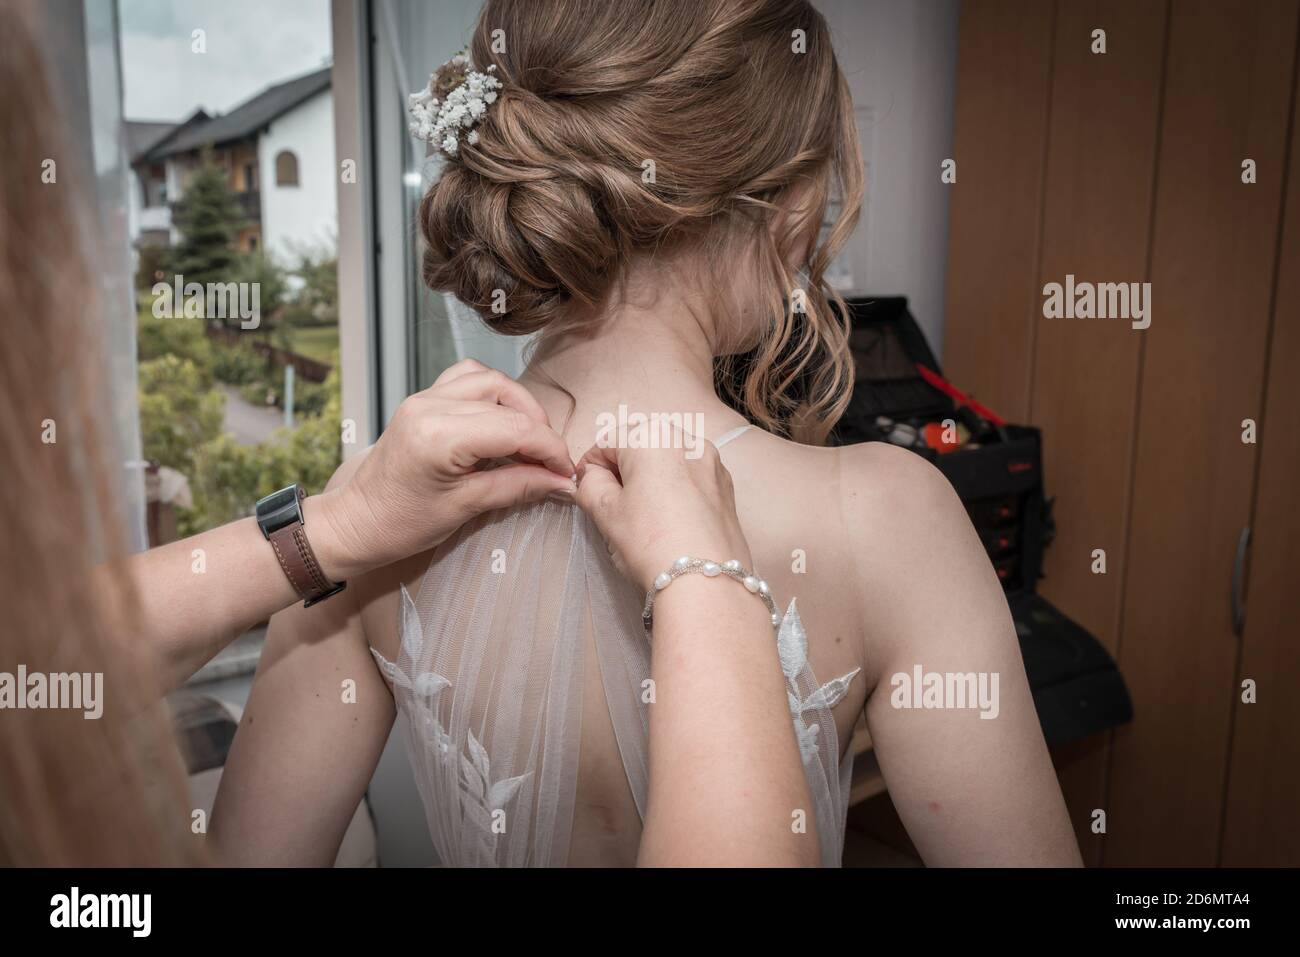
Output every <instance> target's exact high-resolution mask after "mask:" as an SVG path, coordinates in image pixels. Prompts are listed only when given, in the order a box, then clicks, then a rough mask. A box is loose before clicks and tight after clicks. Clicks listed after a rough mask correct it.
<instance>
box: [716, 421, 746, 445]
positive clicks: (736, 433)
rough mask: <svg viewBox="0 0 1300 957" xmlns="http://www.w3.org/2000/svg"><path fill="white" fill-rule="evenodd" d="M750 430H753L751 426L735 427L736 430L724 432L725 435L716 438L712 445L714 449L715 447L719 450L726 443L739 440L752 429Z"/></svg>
mask: <svg viewBox="0 0 1300 957" xmlns="http://www.w3.org/2000/svg"><path fill="white" fill-rule="evenodd" d="M752 428H753V426H752V425H738V426H736V428H734V429H732V430H731V431H730V432H725V433H723V434H722V435H720V436H718V440H717V441H716V442H714V443H713V444H714V446H715V447H717V448H719V449H720V448H722V447H723V446H724V445H726V444H727V443H728V442H730V441H731V440H732V439H738V438H740V437H741V436H742V435H744V434H745V433H746V432H748V431H749V430H750V429H752Z"/></svg>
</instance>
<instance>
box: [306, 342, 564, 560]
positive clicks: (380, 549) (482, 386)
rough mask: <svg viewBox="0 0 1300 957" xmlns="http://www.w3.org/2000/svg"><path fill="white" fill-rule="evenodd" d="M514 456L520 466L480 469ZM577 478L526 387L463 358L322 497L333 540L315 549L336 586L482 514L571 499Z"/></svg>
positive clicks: (405, 405) (403, 410)
mask: <svg viewBox="0 0 1300 957" xmlns="http://www.w3.org/2000/svg"><path fill="white" fill-rule="evenodd" d="M507 458H510V459H515V460H516V461H514V462H511V463H507V464H504V465H502V466H500V467H498V468H488V469H484V468H483V467H482V463H484V462H485V461H489V460H493V459H507ZM573 475H574V465H573V461H572V460H571V459H570V458H569V451H568V447H567V446H566V445H565V443H564V440H563V439H562V438H561V437H560V436H559V435H558V434H557V433H556V432H555V431H554V430H553V429H552V428H551V426H550V422H549V421H548V420H547V417H546V413H545V411H543V409H542V407H541V406H540V405H539V404H538V402H537V400H536V399H534V398H533V397H532V395H530V394H529V392H528V390H527V389H525V388H524V387H523V386H521V385H520V384H519V383H518V382H515V381H514V380H513V379H511V378H509V377H508V376H506V375H504V374H503V373H501V372H497V371H496V370H494V369H489V368H488V367H487V366H485V365H483V364H482V363H481V362H476V361H475V360H473V359H465V360H463V361H461V362H458V363H456V364H455V365H454V366H452V367H451V368H449V369H448V370H447V371H446V372H444V373H443V374H442V375H440V376H439V377H438V379H437V381H436V382H434V384H433V385H431V386H430V387H429V388H427V389H425V390H424V391H423V392H417V393H415V394H414V395H411V396H409V397H408V398H407V399H406V400H405V401H403V402H402V404H401V405H400V406H398V408H397V412H396V414H394V416H393V419H392V421H391V422H389V424H388V428H387V429H385V430H384V434H383V435H382V436H381V437H380V439H379V441H378V442H376V443H375V445H374V446H373V447H372V448H371V449H370V451H369V453H368V454H367V455H366V456H365V458H364V460H363V461H362V462H361V464H360V466H359V467H358V468H357V470H356V472H355V473H354V474H353V475H352V477H351V478H350V479H349V480H348V481H347V483H346V484H345V485H343V486H341V487H340V488H338V489H335V490H333V491H330V492H328V493H326V494H325V495H323V496H321V501H320V504H319V507H318V510H317V514H318V515H320V516H322V518H323V520H324V524H325V525H326V526H328V528H329V530H330V532H331V534H330V535H329V537H330V539H331V540H332V541H331V542H330V543H329V545H327V546H326V548H325V551H326V552H327V554H321V551H322V549H321V547H320V546H317V552H318V557H319V559H320V562H321V566H322V569H323V570H325V571H326V572H327V573H328V574H330V575H332V576H334V579H333V580H335V581H338V580H341V579H346V578H350V577H352V576H353V575H356V574H358V573H361V572H365V571H368V570H370V569H373V568H378V567H382V566H384V565H387V564H390V563H392V562H395V561H399V560H401V559H403V558H407V557H409V556H411V555H414V554H416V553H418V552H422V551H425V550H426V549H429V548H432V547H434V546H435V545H437V544H439V543H440V542H442V541H444V540H445V539H446V538H448V537H449V536H450V535H451V534H452V533H453V532H454V531H456V529H458V528H459V527H460V526H461V525H462V524H464V523H465V522H466V521H468V520H469V519H471V518H473V517H474V516H476V515H478V514H480V513H482V512H487V511H491V510H492V509H496V508H504V507H507V506H511V505H521V504H524V503H526V502H535V501H538V500H539V499H542V498H545V497H546V496H547V495H550V494H553V493H557V492H558V493H560V494H573V493H574V492H575V491H576V488H575V486H574V482H573ZM311 534H312V542H313V544H315V543H316V541H317V538H316V535H315V533H314V532H312V533H311ZM331 546H332V547H331Z"/></svg>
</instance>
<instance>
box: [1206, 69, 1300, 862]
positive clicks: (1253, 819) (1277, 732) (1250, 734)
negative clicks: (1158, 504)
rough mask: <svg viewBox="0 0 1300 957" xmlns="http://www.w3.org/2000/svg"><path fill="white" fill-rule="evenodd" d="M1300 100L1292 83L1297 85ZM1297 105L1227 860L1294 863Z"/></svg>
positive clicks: (1298, 549) (1299, 764) (1297, 790)
mask: <svg viewBox="0 0 1300 957" xmlns="http://www.w3.org/2000/svg"><path fill="white" fill-rule="evenodd" d="M1296 103H1297V105H1300V85H1297V87H1296ZM1298 121H1300V115H1295V114H1293V118H1292V134H1291V137H1292V138H1291V162H1290V167H1291V169H1290V172H1289V174H1288V176H1287V181H1286V211H1285V214H1284V221H1283V227H1282V242H1281V247H1280V250H1279V253H1278V260H1277V294H1276V306H1275V308H1274V310H1273V330H1272V337H1271V345H1270V348H1269V362H1268V384H1267V389H1268V391H1267V397H1266V399H1265V402H1264V418H1263V420H1262V421H1261V423H1260V428H1261V430H1262V431H1261V438H1260V449H1259V479H1258V483H1257V486H1256V488H1257V491H1256V497H1255V512H1254V519H1253V521H1252V523H1251V525H1252V528H1253V538H1254V544H1253V546H1252V549H1251V556H1250V578H1249V587H1248V591H1247V602H1246V629H1245V636H1244V641H1243V647H1242V657H1241V669H1240V671H1239V674H1238V678H1239V679H1240V680H1244V679H1247V678H1249V679H1252V680H1254V681H1255V683H1256V685H1257V688H1258V701H1257V703H1255V704H1244V703H1243V702H1242V701H1241V696H1240V690H1239V689H1240V680H1239V681H1238V685H1237V689H1234V693H1236V694H1237V699H1236V712H1237V713H1236V720H1235V724H1234V728H1233V736H1232V756H1231V759H1230V761H1229V769H1230V777H1229V781H1228V807H1227V813H1226V815H1225V818H1224V822H1225V823H1224V835H1223V860H1222V863H1223V864H1224V865H1227V866H1248V865H1254V866H1281V865H1286V866H1290V867H1296V866H1300V827H1297V826H1296V815H1297V814H1298V813H1300V587H1298V586H1300V508H1298V507H1297V505H1296V476H1297V475H1300V122H1298Z"/></svg>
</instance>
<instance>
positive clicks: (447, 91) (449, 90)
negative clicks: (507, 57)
mask: <svg viewBox="0 0 1300 957" xmlns="http://www.w3.org/2000/svg"><path fill="white" fill-rule="evenodd" d="M496 69H497V68H496V66H490V67H488V68H487V72H486V73H479V72H478V71H476V70H475V69H474V68H473V66H472V65H471V64H470V62H469V57H467V56H466V55H465V54H463V53H458V54H456V56H454V57H452V58H451V59H450V60H448V61H447V62H446V63H444V64H443V65H442V66H440V67H438V69H437V72H435V73H434V74H433V75H432V76H430V77H429V84H428V86H426V87H425V88H424V89H423V90H421V91H420V92H419V93H412V94H411V96H410V105H409V106H408V108H407V110H408V112H409V113H410V114H411V122H410V125H409V129H410V131H411V135H412V136H414V137H415V138H416V139H420V140H424V141H425V142H426V143H432V144H433V145H434V146H436V147H438V149H440V150H442V151H443V153H445V154H447V155H448V156H454V155H456V153H457V152H458V151H459V150H460V136H461V133H462V132H463V131H466V130H468V132H467V133H466V134H465V142H466V143H469V144H470V145H471V146H473V145H474V144H475V143H477V142H478V130H476V129H474V127H476V126H477V125H478V123H479V121H480V120H482V119H483V117H484V116H485V115H486V114H487V108H488V107H489V106H491V105H492V104H493V103H495V102H496V98H497V92H496V91H497V90H499V89H501V81H500V80H498V79H497V78H496V77H495V76H493V75H492V74H494V73H495V72H496Z"/></svg>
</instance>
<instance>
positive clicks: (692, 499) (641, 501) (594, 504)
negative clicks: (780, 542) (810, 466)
mask: <svg viewBox="0 0 1300 957" xmlns="http://www.w3.org/2000/svg"><path fill="white" fill-rule="evenodd" d="M678 444H680V445H685V443H678ZM694 447H695V448H699V449H702V450H703V454H702V455H701V456H700V457H699V458H688V457H687V456H686V452H685V450H684V449H681V448H675V449H614V448H601V447H600V446H594V447H593V448H592V449H591V450H590V451H588V452H587V454H586V455H584V456H583V457H582V458H581V460H579V462H578V496H577V500H578V504H579V505H580V506H582V508H583V510H584V511H585V512H586V513H587V514H588V515H590V516H591V517H592V519H593V520H594V521H595V523H596V527H597V528H599V529H600V533H601V535H603V536H604V538H605V542H606V544H607V545H608V546H609V551H610V554H611V555H612V556H613V559H614V565H615V567H617V568H618V570H619V572H620V573H621V574H622V575H623V576H624V577H625V578H627V579H629V580H630V581H632V582H634V583H636V584H637V585H639V586H640V587H641V588H644V589H646V590H647V591H648V590H649V588H650V586H651V584H652V583H653V582H654V579H655V576H656V575H658V574H659V573H660V572H662V571H665V570H666V569H667V568H668V566H669V565H671V564H672V563H673V561H675V560H676V559H677V558H678V557H679V556H682V555H689V556H691V557H692V558H708V559H712V560H714V561H717V562H725V561H727V560H729V559H732V558H734V559H736V560H737V561H739V562H740V563H741V564H742V565H743V566H744V567H745V568H752V567H753V565H752V561H751V559H750V555H749V543H748V542H746V541H745V535H744V533H743V532H742V531H741V530H740V519H739V518H737V517H736V501H735V496H734V492H733V490H732V486H731V473H729V472H728V471H727V469H726V467H725V466H724V465H723V464H722V459H721V458H720V457H719V455H718V450H717V448H716V447H715V446H714V445H713V443H712V442H707V441H705V442H699V443H695V444H694Z"/></svg>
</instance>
